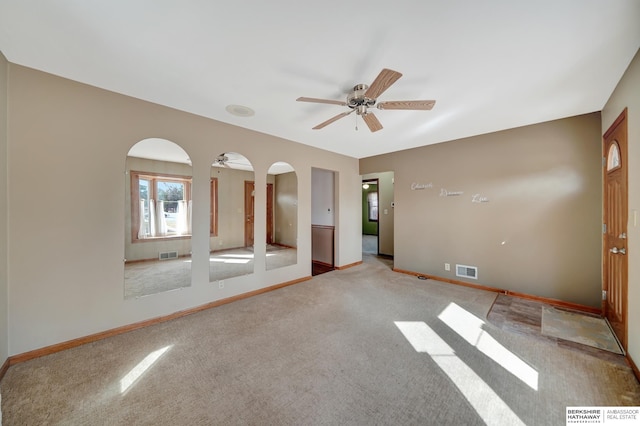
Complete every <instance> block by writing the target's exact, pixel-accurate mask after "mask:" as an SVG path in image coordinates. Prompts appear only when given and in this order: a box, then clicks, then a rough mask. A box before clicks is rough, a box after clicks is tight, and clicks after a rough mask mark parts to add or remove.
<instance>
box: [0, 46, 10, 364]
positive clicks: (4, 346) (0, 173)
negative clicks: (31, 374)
mask: <svg viewBox="0 0 640 426" xmlns="http://www.w3.org/2000/svg"><path fill="white" fill-rule="evenodd" d="M8 66H9V64H8V63H7V60H6V59H5V57H4V55H3V54H2V52H0V364H2V363H3V362H4V360H5V359H6V358H7V356H8V354H9V335H8V332H9V330H8V327H9V325H8V322H7V321H8V311H9V306H8V294H7V293H8V280H9V273H8V271H7V243H8V236H7V232H8V229H7V221H8V216H7V213H8V207H7V177H8V176H7V166H8V159H7V100H8V94H7V79H8Z"/></svg>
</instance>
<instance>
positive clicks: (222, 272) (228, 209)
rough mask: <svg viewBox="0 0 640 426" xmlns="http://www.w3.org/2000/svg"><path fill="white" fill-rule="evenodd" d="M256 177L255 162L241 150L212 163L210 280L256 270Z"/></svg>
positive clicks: (222, 155)
mask: <svg viewBox="0 0 640 426" xmlns="http://www.w3.org/2000/svg"><path fill="white" fill-rule="evenodd" d="M254 179H255V175H254V172H253V166H252V164H251V162H250V161H249V160H248V159H247V158H246V157H245V156H243V155H242V154H238V153H237V152H225V153H222V154H220V155H219V156H218V157H216V159H215V160H214V162H213V164H212V166H211V181H210V186H211V209H210V236H209V237H210V238H209V281H210V282H213V281H221V280H225V279H227V278H232V277H237V276H241V275H247V274H251V273H253V267H254V260H253V245H254V241H253V232H254V231H253V229H254V228H253V224H254V208H255V204H254V199H255V180H254Z"/></svg>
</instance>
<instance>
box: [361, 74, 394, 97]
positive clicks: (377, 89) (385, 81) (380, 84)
mask: <svg viewBox="0 0 640 426" xmlns="http://www.w3.org/2000/svg"><path fill="white" fill-rule="evenodd" d="M400 77H402V74H401V73H399V72H398V71H394V70H390V69H387V68H385V69H383V70H382V71H380V74H378V76H377V77H376V79H375V80H373V83H371V86H370V87H369V88H368V89H367V91H366V92H365V94H364V95H365V96H366V97H367V98H370V99H377V98H378V96H380V95H381V94H382V92H384V91H385V90H387V89H388V88H389V87H391V85H392V84H393V83H395V82H396V81H397V80H398V79H399V78H400Z"/></svg>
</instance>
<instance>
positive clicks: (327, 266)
mask: <svg viewBox="0 0 640 426" xmlns="http://www.w3.org/2000/svg"><path fill="white" fill-rule="evenodd" d="M336 175H337V172H334V171H331V170H324V169H316V168H312V169H311V275H314V276H315V275H319V274H324V273H325V272H329V271H333V270H334V269H335V259H336V241H335V238H336V232H335V229H336V228H335V226H336V216H335V211H336V209H337V201H336V196H335V194H336V184H337V182H338V178H337V176H336Z"/></svg>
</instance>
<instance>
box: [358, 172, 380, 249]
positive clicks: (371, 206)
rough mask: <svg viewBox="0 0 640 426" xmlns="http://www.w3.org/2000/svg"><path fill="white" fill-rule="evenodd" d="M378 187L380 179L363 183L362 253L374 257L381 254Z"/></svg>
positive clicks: (367, 180)
mask: <svg viewBox="0 0 640 426" xmlns="http://www.w3.org/2000/svg"><path fill="white" fill-rule="evenodd" d="M378 187H379V181H378V179H366V180H363V181H362V252H363V253H368V254H374V255H378V254H379V253H380V239H379V235H380V227H379V223H378V219H379V216H378V214H379V204H380V202H379V199H380V198H379V197H380V193H379V191H378Z"/></svg>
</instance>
